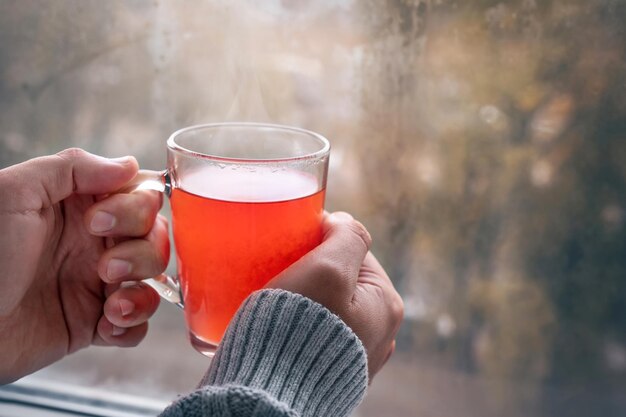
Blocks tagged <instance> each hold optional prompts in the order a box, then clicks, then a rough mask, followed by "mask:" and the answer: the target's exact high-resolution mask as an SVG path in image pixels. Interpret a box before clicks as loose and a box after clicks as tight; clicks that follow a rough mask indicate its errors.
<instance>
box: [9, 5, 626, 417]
mask: <svg viewBox="0 0 626 417" xmlns="http://www.w3.org/2000/svg"><path fill="white" fill-rule="evenodd" d="M624 22H626V2H625V1H622V0H561V1H558V0H510V1H498V0H472V1H463V0H430V1H428V0H358V1H357V0H259V1H252V0H247V1H246V0H234V1H226V0H205V1H195V2H175V1H164V0H156V1H139V0H136V1H96V0H89V1H83V0H73V1H70V0H63V1H55V2H41V1H35V0H21V1H19V2H18V1H10V0H0V166H1V167H6V166H8V165H11V164H14V163H18V162H20V161H23V160H26V159H28V158H31V157H35V156H40V155H44V154H49V153H54V152H58V151H60V150H62V149H64V148H67V147H70V146H78V147H82V148H84V149H87V150H89V151H91V152H94V153H98V154H103V155H107V156H122V155H127V154H132V155H135V156H136V157H137V158H138V160H139V161H140V164H141V165H142V166H143V167H144V168H150V169H161V168H163V167H164V166H165V140H166V139H167V137H168V135H169V134H170V133H172V132H173V131H174V130H177V129H179V128H181V127H184V126H188V125H191V124H197V123H206V122H220V121H235V120H236V121H268V122H275V123H281V124H289V125H296V126H300V127H304V128H307V129H311V130H314V131H317V132H319V133H322V134H323V135H325V136H326V137H328V138H329V139H330V141H331V143H332V146H333V150H332V154H331V168H330V173H329V185H328V194H327V196H328V197H327V207H328V208H329V209H330V210H347V211H350V212H352V213H354V214H355V216H356V217H358V218H359V219H360V220H362V221H363V223H364V224H365V225H366V226H367V227H368V228H369V229H370V231H371V232H372V235H373V236H374V241H375V243H374V252H375V253H376V254H377V255H378V256H379V258H380V259H381V261H382V262H383V264H384V266H385V268H386V269H387V271H388V272H389V275H390V276H391V277H392V279H393V280H394V283H395V285H396V286H397V288H398V289H399V291H400V292H401V294H402V296H403V298H404V300H405V304H406V318H405V321H404V324H403V326H402V328H401V331H400V335H399V339H398V350H397V353H396V354H395V356H394V357H393V358H392V360H391V361H390V362H389V364H388V366H387V367H386V368H385V369H384V370H383V371H382V372H381V373H380V374H379V376H377V378H376V379H375V380H374V382H373V384H372V386H371V388H370V392H369V394H368V397H367V399H366V400H365V402H364V403H363V404H362V406H361V407H360V408H359V409H358V410H357V412H356V413H355V416H359V417H369V416H400V417H403V416H406V417H409V416H411V417H413V416H418V417H421V416H437V417H448V416H450V417H452V416H463V417H467V416H561V415H568V416H570V417H573V416H592V415H593V416H595V415H602V416H622V415H626V304H625V303H624V300H625V298H626V225H625V222H626V59H625V58H626V57H625V55H626V32H625V30H626V25H625V23H624ZM164 211H165V212H167V208H165V209H164ZM169 269H170V271H172V272H173V271H175V265H170V268H169ZM207 366H208V361H207V359H206V358H204V357H202V356H200V355H199V354H197V353H196V352H195V351H194V350H193V349H192V348H191V346H190V345H189V344H188V342H187V340H186V332H185V328H184V320H183V317H182V314H180V313H179V312H178V311H177V310H176V308H175V307H172V306H169V305H164V304H163V305H162V306H161V307H160V309H159V311H158V313H157V315H156V317H155V319H154V320H153V321H152V322H151V330H150V332H149V335H148V337H147V339H146V340H145V341H144V342H143V343H142V344H141V345H140V346H139V347H138V348H136V349H104V348H90V349H87V350H84V351H81V352H79V353H77V354H76V355H73V356H71V357H68V358H67V359H65V360H63V361H61V362H60V363H58V364H56V365H54V366H52V367H50V368H48V369H46V370H43V371H41V372H40V373H39V374H38V375H37V376H38V377H41V378H46V379H49V380H52V381H64V382H71V383H77V384H81V385H84V386H97V387H102V388H103V389H108V390H114V391H119V392H125V393H131V394H137V395H143V396H151V397H154V398H158V399H161V400H169V399H173V398H175V396H176V395H177V394H179V393H184V392H187V391H189V390H190V389H192V388H193V387H194V386H195V384H196V383H197V381H199V379H200V377H201V375H202V374H203V373H204V371H205V369H206V368H207Z"/></svg>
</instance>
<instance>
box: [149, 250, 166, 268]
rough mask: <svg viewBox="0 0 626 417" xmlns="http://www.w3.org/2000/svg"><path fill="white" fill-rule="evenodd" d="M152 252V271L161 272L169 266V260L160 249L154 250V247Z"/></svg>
mask: <svg viewBox="0 0 626 417" xmlns="http://www.w3.org/2000/svg"><path fill="white" fill-rule="evenodd" d="M152 252H153V256H152V271H153V273H154V274H160V273H161V272H163V271H165V268H167V260H166V259H164V258H163V256H161V254H160V253H159V252H158V251H156V250H154V248H153V250H152Z"/></svg>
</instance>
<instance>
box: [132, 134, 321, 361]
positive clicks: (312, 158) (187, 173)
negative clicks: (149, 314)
mask: <svg viewBox="0 0 626 417" xmlns="http://www.w3.org/2000/svg"><path fill="white" fill-rule="evenodd" d="M329 154H330V144H329V143H328V140H326V139H325V138H324V137H323V136H321V135H318V134H316V133H313V132H309V131H306V130H303V129H298V128H293V127H287V126H278V125H271V124H259V123H217V124H206V125H199V126H192V127H188V128H185V129H181V130H179V131H177V132H175V133H173V134H172V136H170V138H169V139H168V140H167V169H166V170H165V171H163V172H156V171H146V170H141V171H140V172H139V174H138V175H137V177H136V178H135V180H133V182H132V183H131V184H129V185H128V186H127V187H125V189H124V190H122V191H125V192H128V191H132V190H137V189H152V190H157V191H161V192H164V193H165V194H166V195H167V196H169V197H170V205H171V208H172V227H173V234H174V245H175V246H176V257H177V270H178V275H177V278H173V277H169V276H167V275H164V274H163V275H160V276H158V277H155V278H150V279H147V280H144V282H146V283H147V284H149V285H150V286H152V287H153V288H154V289H156V290H157V292H158V293H159V294H160V295H161V296H162V297H163V298H165V299H166V300H168V301H170V302H173V303H175V304H177V305H178V306H179V307H182V308H183V310H184V312H185V318H186V322H187V327H188V329H189V336H190V340H191V344H192V345H193V346H194V348H196V350H198V351H199V352H201V353H202V354H205V355H207V356H212V355H213V354H214V353H215V350H216V348H217V345H218V344H219V342H220V340H221V339H222V336H223V334H224V332H225V330H226V327H227V325H228V323H229V322H230V320H231V318H232V317H233V315H234V314H235V312H236V311H237V309H238V308H239V306H240V304H241V302H242V301H243V300H244V299H245V298H246V297H247V296H248V295H250V294H251V293H252V292H253V291H255V290H258V289H260V288H262V287H263V286H264V285H265V284H266V283H267V282H268V281H269V280H270V279H271V278H273V277H274V276H276V275H277V274H278V273H280V272H281V271H282V270H284V269H285V268H286V267H288V266H289V265H291V264H292V263H294V262H295V261H297V260H298V259H299V258H300V257H302V256H303V255H304V254H306V253H307V252H309V251H310V250H311V249H313V248H314V247H316V246H317V245H319V244H320V243H321V240H322V230H321V223H322V216H323V210H324V195H325V189H326V177H327V173H328V159H329Z"/></svg>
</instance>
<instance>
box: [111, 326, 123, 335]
mask: <svg viewBox="0 0 626 417" xmlns="http://www.w3.org/2000/svg"><path fill="white" fill-rule="evenodd" d="M124 333H126V329H125V328H123V327H117V326H113V331H112V332H111V336H121V335H123V334H124Z"/></svg>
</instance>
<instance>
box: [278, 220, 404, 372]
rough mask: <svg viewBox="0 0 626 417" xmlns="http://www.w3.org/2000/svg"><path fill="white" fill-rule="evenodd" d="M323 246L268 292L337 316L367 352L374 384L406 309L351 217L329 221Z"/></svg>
mask: <svg viewBox="0 0 626 417" xmlns="http://www.w3.org/2000/svg"><path fill="white" fill-rule="evenodd" d="M323 232H324V240H323V242H322V244H321V245H319V246H318V247H317V248H315V249H314V250H313V251H311V252H310V253H308V254H307V255H305V256H304V257H303V258H302V259H300V260H299V261H298V262H296V263H295V264H293V265H292V266H290V267H289V268H287V269H286V270H285V271H284V272H283V273H281V274H280V275H278V276H277V277H276V278H274V279H273V280H271V281H270V282H269V283H268V285H267V287H269V288H281V289H284V290H287V291H291V292H296V293H299V294H302V295H304V296H305V297H308V298H310V299H312V300H314V301H317V302H318V303H320V304H322V305H323V306H325V307H326V308H328V309H329V310H331V311H332V312H333V313H335V314H337V315H338V316H339V317H340V318H341V319H342V320H343V321H344V322H345V323H346V324H347V325H348V326H350V328H352V330H353V331H354V333H355V334H356V335H357V336H358V337H359V339H361V342H363V345H364V346H365V350H366V351H367V358H368V368H369V376H370V382H371V380H372V378H373V377H374V375H375V374H376V373H377V372H378V371H379V370H380V369H381V368H382V367H383V365H384V364H385V362H387V360H388V359H389V357H390V356H391V355H392V353H393V352H394V350H395V340H394V339H395V336H396V333H397V332H398V329H399V327H400V323H401V322H402V317H403V314H404V304H403V302H402V298H400V295H399V294H398V292H397V291H396V290H395V288H394V286H393V283H392V282H391V280H390V279H389V276H387V273H385V271H384V269H383V268H382V266H381V265H380V263H378V260H377V259H376V258H375V257H374V255H373V254H372V253H371V252H370V251H369V248H370V245H371V243H372V239H371V237H370V234H369V233H368V231H367V230H366V229H365V227H364V226H363V225H362V224H361V223H359V222H358V221H356V220H354V218H353V217H352V216H351V215H349V214H348V213H343V212H337V213H333V214H330V215H327V216H326V217H325V218H324V223H323Z"/></svg>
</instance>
